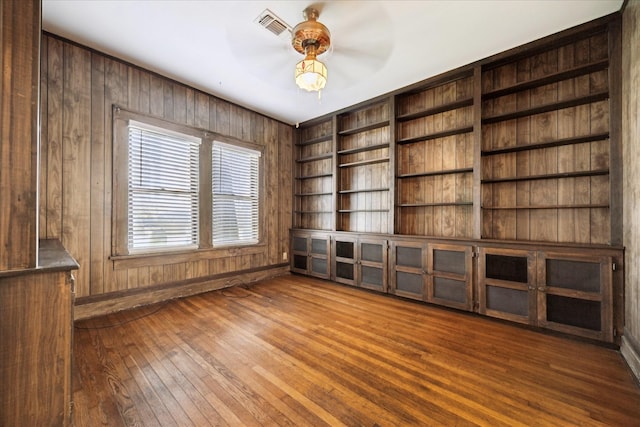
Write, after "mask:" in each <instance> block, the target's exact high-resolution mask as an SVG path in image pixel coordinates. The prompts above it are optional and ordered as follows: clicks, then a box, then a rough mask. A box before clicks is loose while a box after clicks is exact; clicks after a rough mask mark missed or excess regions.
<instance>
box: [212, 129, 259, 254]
mask: <svg viewBox="0 0 640 427" xmlns="http://www.w3.org/2000/svg"><path fill="white" fill-rule="evenodd" d="M211 151H212V155H211V160H212V180H211V181H212V182H211V187H212V192H213V197H212V210H211V211H212V215H211V216H212V230H213V232H212V236H213V239H212V241H213V242H212V243H213V245H214V246H218V245H231V244H249V243H257V242H258V237H259V208H260V203H259V202H260V200H259V165H260V162H259V160H260V152H259V151H256V150H252V149H248V148H244V147H240V146H237V145H231V144H226V143H222V142H218V141H214V142H213V147H212V150H211Z"/></svg>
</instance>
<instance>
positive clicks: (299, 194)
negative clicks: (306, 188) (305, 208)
mask: <svg viewBox="0 0 640 427" xmlns="http://www.w3.org/2000/svg"><path fill="white" fill-rule="evenodd" d="M332 194H333V193H331V192H329V193H296V194H294V196H297V197H310V196H330V195H332Z"/></svg>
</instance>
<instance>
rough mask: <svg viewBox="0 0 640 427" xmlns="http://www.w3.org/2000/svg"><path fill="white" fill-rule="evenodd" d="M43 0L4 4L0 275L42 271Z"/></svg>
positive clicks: (0, 5) (0, 29)
mask: <svg viewBox="0 0 640 427" xmlns="http://www.w3.org/2000/svg"><path fill="white" fill-rule="evenodd" d="M39 43H40V1H38V0H29V1H27V0H24V1H18V0H15V1H14V0H7V1H4V0H3V1H2V2H0V46H2V55H1V56H0V69H1V70H2V80H0V271H3V270H20V269H25V268H33V267H35V266H36V252H37V241H38V235H37V176H38V172H37V165H38V161H37V159H38V66H39V62H38V60H39V56H38V47H39Z"/></svg>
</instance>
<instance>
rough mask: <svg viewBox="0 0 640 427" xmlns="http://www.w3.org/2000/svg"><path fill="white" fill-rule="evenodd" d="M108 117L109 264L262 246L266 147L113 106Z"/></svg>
mask: <svg viewBox="0 0 640 427" xmlns="http://www.w3.org/2000/svg"><path fill="white" fill-rule="evenodd" d="M113 118H114V120H113V171H112V172H113V193H112V203H113V205H112V224H111V225H112V240H111V242H112V248H111V256H112V259H117V258H118V257H127V256H130V255H133V256H136V257H137V256H147V255H151V256H156V255H158V256H160V257H162V256H168V254H169V253H171V254H175V253H179V252H184V253H185V254H187V256H188V253H189V252H190V251H194V250H199V251H203V250H213V249H219V248H228V247H230V246H255V245H258V244H260V243H261V238H262V221H263V214H264V213H263V211H262V208H261V204H262V195H261V188H262V165H263V161H264V158H263V157H264V156H263V147H261V146H259V145H255V144H251V143H248V142H244V141H240V140H236V139H234V138H229V137H226V136H223V135H219V134H216V133H213V132H209V131H206V130H203V129H197V128H194V127H191V126H186V125H180V124H177V123H172V122H169V121H166V120H163V119H160V118H157V117H150V116H146V115H142V114H138V113H134V112H131V111H125V110H122V109H120V108H118V107H114V110H113ZM201 256H205V255H201ZM156 261H157V260H154V261H153V262H156Z"/></svg>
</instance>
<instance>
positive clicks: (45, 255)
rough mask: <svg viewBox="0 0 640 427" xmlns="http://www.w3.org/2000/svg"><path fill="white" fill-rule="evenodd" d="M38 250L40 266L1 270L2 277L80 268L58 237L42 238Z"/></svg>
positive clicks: (0, 276)
mask: <svg viewBox="0 0 640 427" xmlns="http://www.w3.org/2000/svg"><path fill="white" fill-rule="evenodd" d="M39 246H40V247H39V250H38V266H37V267H36V268H27V269H24V270H9V271H0V279H1V278H4V277H13V276H22V275H27V274H38V273H49V272H53V271H71V270H77V269H78V268H80V265H79V264H78V262H77V261H76V260H75V259H73V257H72V256H71V255H70V254H69V252H67V250H66V249H65V248H64V246H62V243H60V240H58V239H46V240H40V244H39Z"/></svg>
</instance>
